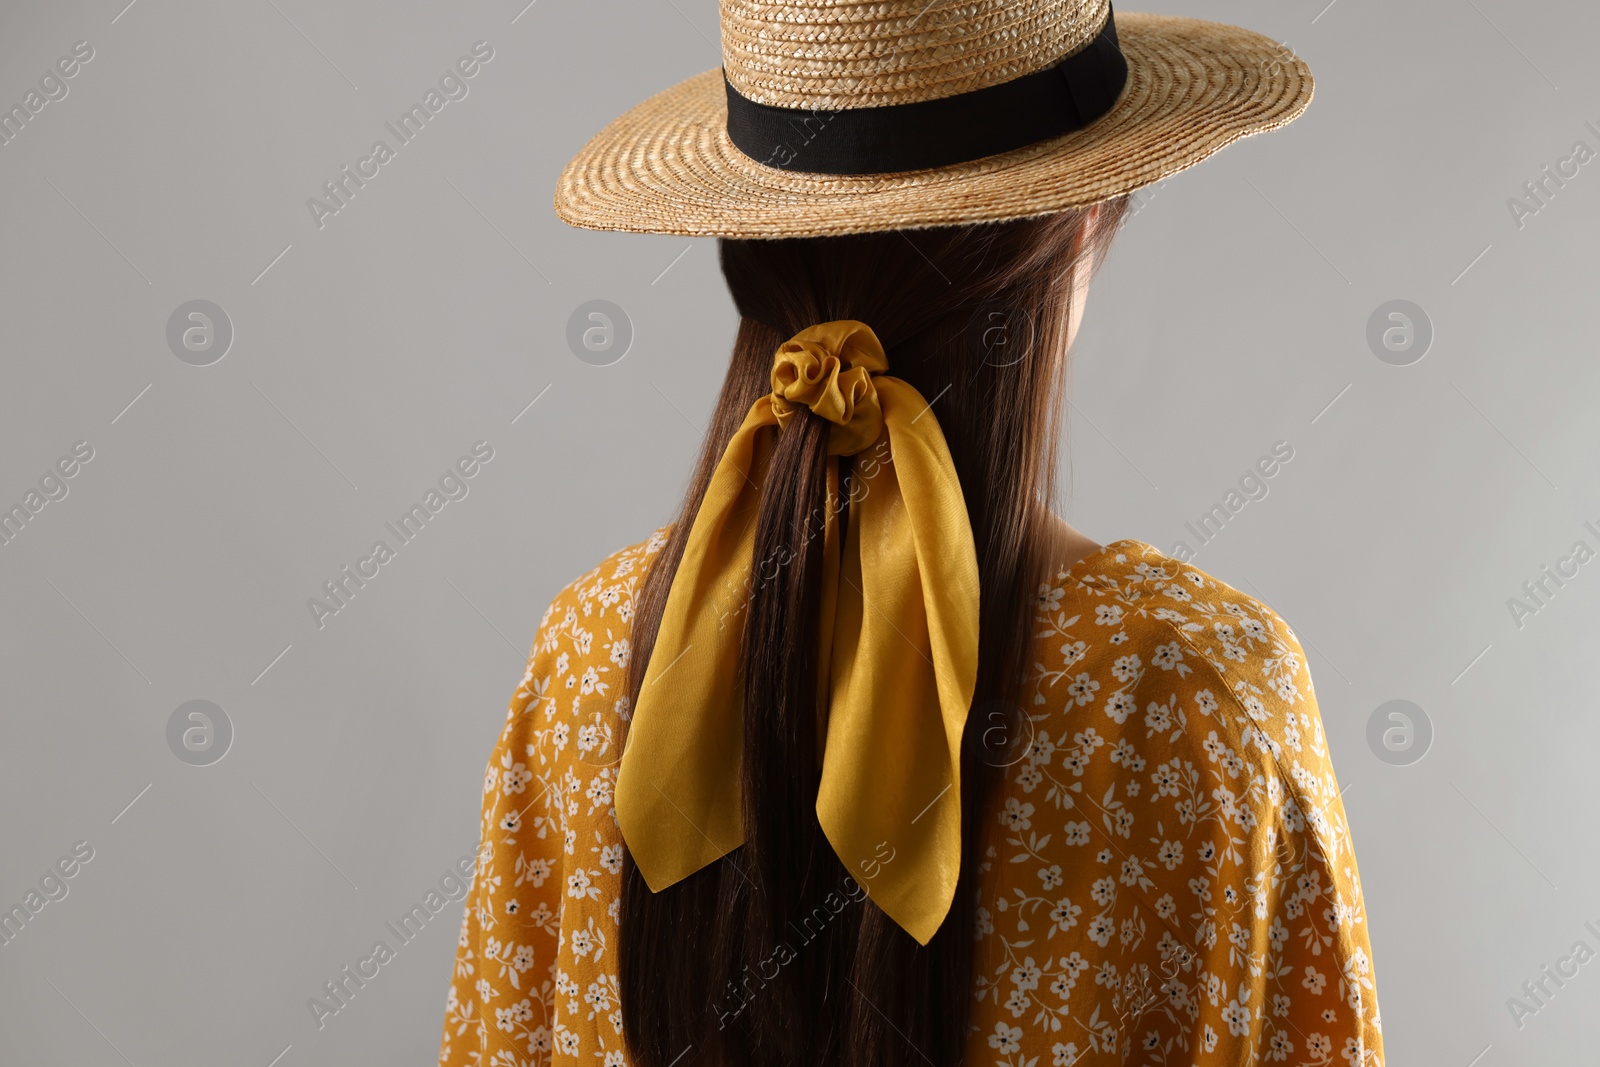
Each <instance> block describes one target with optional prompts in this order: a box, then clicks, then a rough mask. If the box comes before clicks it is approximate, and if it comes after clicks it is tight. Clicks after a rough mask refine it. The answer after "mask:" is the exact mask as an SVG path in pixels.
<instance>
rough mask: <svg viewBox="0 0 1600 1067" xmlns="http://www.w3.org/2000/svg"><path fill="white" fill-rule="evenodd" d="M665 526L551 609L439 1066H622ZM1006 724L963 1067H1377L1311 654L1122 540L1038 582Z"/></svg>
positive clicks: (489, 837) (502, 790)
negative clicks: (639, 684)
mask: <svg viewBox="0 0 1600 1067" xmlns="http://www.w3.org/2000/svg"><path fill="white" fill-rule="evenodd" d="M666 533H667V531H666V530H660V531H657V532H656V534H655V535H654V536H653V537H652V538H651V539H650V540H649V541H647V542H644V543H642V544H638V545H634V546H632V547H630V548H626V549H624V550H622V551H621V552H618V553H616V554H615V555H613V556H611V557H610V558H609V559H607V560H606V561H605V562H603V563H601V564H600V566H598V567H596V568H595V569H594V570H592V571H590V572H589V573H588V574H586V575H584V576H583V577H582V578H579V579H578V580H577V581H576V582H574V583H573V584H572V585H570V586H568V587H567V588H566V589H565V590H564V591H562V593H561V594H560V595H559V596H557V597H556V599H555V601H554V602H553V603H552V604H551V605H550V607H549V609H548V610H546V612H545V614H544V618H543V619H542V620H541V621H540V624H539V632H538V636H537V638H536V639H535V641H534V646H533V652H532V655H531V657H530V658H529V661H528V667H527V671H526V673H525V674H524V676H523V679H522V684H521V685H520V686H519V687H518V688H517V691H516V694H515V695H514V696H513V697H512V700H511V707H510V714H509V716H508V718H507V721H506V726H505V730H504V732H503V733H502V734H501V737H500V740H499V743H498V744H497V745H496V746H495V750H494V753H493V756H492V757H491V758H490V761H489V767H488V772H487V774H486V775H485V777H484V786H483V839H482V842H483V843H482V848H481V851H480V854H479V870H478V876H477V878H476V880H475V882H474V885H473V888H472V892H471V894H470V896H469V897H468V899H467V910H466V915H465V916H464V919H463V922H462V927H461V937H460V942H459V947H458V949H457V954H456V964H455V977H454V981H453V983H452V985H451V988H450V992H449V998H448V1003H447V1008H446V1015H445V1025H444V1035H443V1040H442V1044H441V1048H440V1053H439V1062H440V1063H441V1064H442V1065H445V1067H462V1065H469V1064H470V1065H473V1067H534V1065H544V1064H563V1063H569V1064H585V1065H587V1064H593V1065H595V1067H617V1065H621V1064H626V1063H628V1062H629V1060H628V1056H627V1053H626V1051H625V1048H624V1045H623V1039H622V1016H621V1011H620V1009H619V1007H618V1000H617V975H616V963H617V951H616V948H617V946H616V938H617V920H618V913H619V900H618V896H619V890H620V884H621V877H620V872H621V870H622V839H621V836H620V834H619V832H618V830H617V824H616V819H615V815H614V809H613V807H612V790H613V786H614V783H615V780H616V763H617V761H618V759H619V758H620V747H619V746H620V740H621V734H620V726H621V724H622V722H623V721H624V720H626V718H627V716H628V705H627V698H626V696H625V695H624V694H623V684H622V683H623V678H624V674H625V669H626V667H627V665H628V660H629V656H630V645H629V633H630V624H631V622H632V618H633V603H634V597H635V595H636V594H637V592H638V590H639V587H640V583H641V582H642V581H643V580H644V576H645V574H646V572H647V570H648V568H649V566H650V564H651V562H652V561H653V558H654V557H655V556H656V554H657V553H658V552H659V551H660V549H661V548H662V546H663V545H664V544H665V541H666ZM1036 623H1037V626H1036V635H1037V643H1036V655H1035V660H1036V665H1035V667H1034V671H1033V677H1032V678H1031V679H1030V681H1029V688H1028V694H1027V695H1028V699H1029V700H1031V702H1032V704H1031V707H1030V708H1029V709H1028V715H1027V716H1026V726H1027V734H1026V736H1025V737H1021V738H1018V739H1017V745H1016V746H1015V751H1014V752H1013V755H1012V756H1011V757H1009V758H1008V759H1007V760H1006V761H1004V762H1007V763H1008V764H1009V765H1008V766H1007V767H1006V769H1005V771H1004V775H1005V780H1004V785H1003V787H1002V788H1001V789H999V790H997V794H996V799H995V802H994V805H993V806H994V813H993V816H992V818H990V819H989V821H988V825H987V828H986V834H987V840H986V844H985V849H984V856H985V860H984V863H983V866H982V871H981V878H980V885H979V893H980V899H979V902H978V904H979V906H978V912H977V915H978V923H977V929H976V930H975V931H974V934H975V936H976V938H977V941H978V946H977V956H976V961H975V964H974V968H973V991H972V992H973V997H974V1004H973V1011H972V1016H971V1022H972V1029H971V1037H970V1039H969V1045H968V1050H967V1055H966V1062H967V1063H968V1064H974V1065H977V1064H982V1065H985V1067H987V1065H988V1064H991V1063H992V1064H995V1065H998V1067H1045V1065H1052V1067H1067V1065H1069V1064H1079V1065H1082V1067H1098V1065H1101V1064H1139V1065H1143V1064H1163V1065H1190V1064H1194V1065H1212V1064H1227V1065H1244V1064H1258V1063H1260V1064H1267V1063H1283V1064H1286V1065H1291V1067H1301V1065H1321V1064H1331V1065H1338V1067H1345V1065H1348V1067H1381V1065H1382V1063H1383V1039H1382V1034H1381V1031H1380V1026H1379V1018H1378V1001H1377V993H1376V987H1375V985H1374V976H1373V963H1372V952H1371V947H1370V944H1369V940H1368V934H1367V925H1366V909H1365V907H1364V904H1363V901H1362V896H1361V882H1360V878H1359V876H1358V874H1357V871H1356V861H1355V853H1354V852H1353V850H1352V842H1351V838H1350V830H1349V827H1348V825H1347V823H1346V820H1345V812H1344V805H1343V803H1342V801H1341V800H1340V798H1339V787H1338V784H1337V782H1336V781H1335V779H1334V774H1333V767H1332V765H1331V763H1330V761H1329V755H1328V746H1327V739H1326V737H1325V735H1324V733H1323V729H1322V720H1321V717H1320V715H1319V714H1318V711H1317V704H1316V698H1315V695H1314V693H1313V691H1312V687H1311V676H1310V673H1309V671H1308V670H1307V666H1306V661H1305V656H1304V654H1303V653H1302V651H1301V648H1300V644H1299V642H1298V640H1297V639H1296V638H1295V635H1294V633H1293V631H1292V630H1290V629H1289V626H1288V624H1287V623H1285V622H1284V621H1283V619H1281V618H1280V617H1279V616H1278V615H1277V614H1276V613H1274V612H1273V610H1272V609H1271V608H1269V607H1268V606H1267V605H1265V604H1263V603H1261V602H1260V601H1259V600H1256V599H1254V598H1252V597H1250V596H1247V595H1246V594H1244V593H1241V592H1239V591H1238V590H1236V589H1233V588H1231V587H1229V586H1228V585H1226V584H1224V583H1222V582H1220V581H1218V580H1217V579H1215V578H1213V577H1211V576H1210V575H1208V574H1206V573H1204V572H1203V571H1200V570H1197V569H1196V568H1194V567H1193V566H1190V565H1188V564H1184V563H1180V562H1178V561H1177V560H1175V559H1173V558H1172V557H1170V556H1167V555H1164V554H1163V553H1161V552H1160V551H1158V550H1157V549H1155V548H1152V547H1151V546H1149V545H1147V544H1144V543H1143V542H1140V541H1134V540H1122V541H1116V542H1113V543H1111V544H1109V545H1106V546H1104V547H1103V548H1101V549H1099V550H1097V551H1095V552H1093V553H1091V554H1090V555H1088V556H1086V557H1084V558H1082V559H1080V560H1078V561H1076V562H1075V563H1073V564H1072V565H1071V566H1070V567H1067V568H1065V569H1061V570H1059V572H1058V573H1057V575H1056V577H1055V579H1054V580H1053V581H1052V582H1050V583H1047V584H1046V585H1045V586H1042V587H1041V588H1040V591H1039V596H1038V602H1037V616H1036Z"/></svg>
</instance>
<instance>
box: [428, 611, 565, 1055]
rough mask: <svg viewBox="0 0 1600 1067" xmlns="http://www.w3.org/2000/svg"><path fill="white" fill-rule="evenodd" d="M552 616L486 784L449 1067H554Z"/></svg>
mask: <svg viewBox="0 0 1600 1067" xmlns="http://www.w3.org/2000/svg"><path fill="white" fill-rule="evenodd" d="M559 610H560V609H559V607H558V605H557V604H552V606H551V608H550V609H549V610H547V611H546V612H545V616H544V618H543V619H542V620H541V621H540V625H539V633H538V636H537V637H536V638H535V640H534V646H533V650H532V653H531V654H530V656H529V658H528V663H527V668H526V670H525V671H524V673H523V677H522V683H521V684H520V685H519V686H518V687H517V691H516V693H515V694H514V695H513V696H512V698H511V705H510V708H509V710H508V714H507V717H506V724H505V729H504V730H503V731H502V732H501V734H500V739H499V741H498V742H497V743H496V744H495V747H494V752H493V754H492V755H491V756H490V758H489V765H488V768H487V770H486V771H485V773H484V779H483V811H482V836H481V839H480V844H479V848H478V866H477V874H476V877H475V878H474V879H473V884H472V889H471V891H470V892H469V893H468V895H467V899H466V912H465V914H464V915H463V916H462V919H461V936H460V939H459V941H458V942H457V948H456V959H455V974H454V977H453V979H452V981H451V985H450V992H449V997H448V1000H447V1003H446V1008H445V1020H444V1033H443V1035H442V1037H441V1040H440V1046H439V1063H440V1065H441V1067H468V1065H470V1067H532V1065H535V1064H546V1063H548V1062H549V1058H550V1049H551V1041H552V1037H551V1034H552V1014H553V1012H554V1010H555V996H556V990H555V961H556V952H557V946H558V940H559V933H560V917H559V916H560V905H561V896H560V892H561V891H560V886H561V883H562V874H561V869H562V857H563V855H564V848H563V834H564V830H563V825H562V820H561V811H560V803H559V798H560V796H561V795H562V789H561V785H562V783H561V781H560V776H561V775H562V773H563V768H562V767H561V766H559V765H558V762H557V758H556V757H557V756H558V755H559V750H560V747H561V746H559V745H556V744H552V739H551V735H552V733H553V730H552V729H551V727H550V726H549V722H550V719H551V712H552V710H553V708H554V699H553V696H552V694H551V692H550V689H551V679H552V677H553V673H554V672H553V671H552V667H553V658H554V655H555V645H556V640H555V637H554V630H555V627H553V626H552V614H553V613H555V612H557V611H559Z"/></svg>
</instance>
